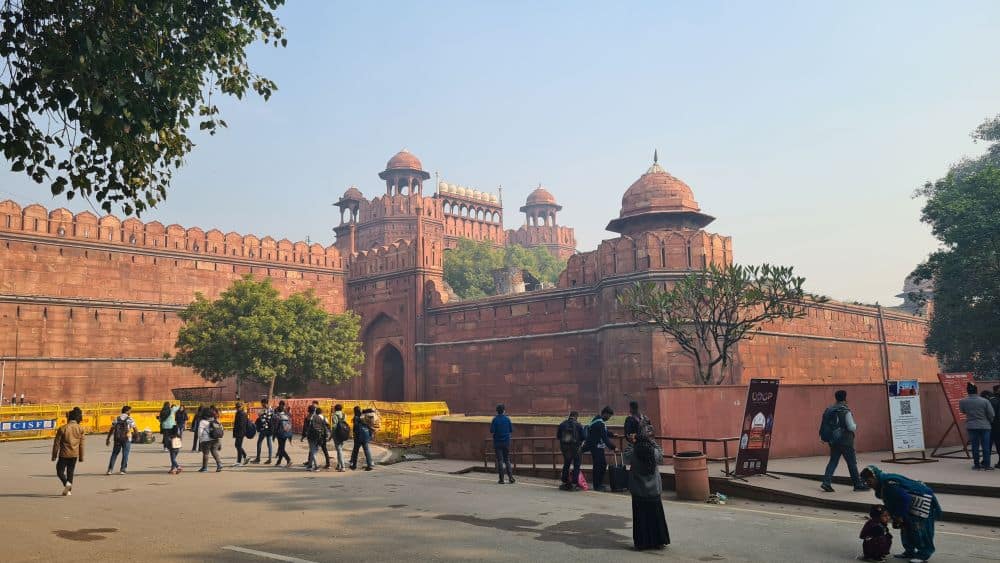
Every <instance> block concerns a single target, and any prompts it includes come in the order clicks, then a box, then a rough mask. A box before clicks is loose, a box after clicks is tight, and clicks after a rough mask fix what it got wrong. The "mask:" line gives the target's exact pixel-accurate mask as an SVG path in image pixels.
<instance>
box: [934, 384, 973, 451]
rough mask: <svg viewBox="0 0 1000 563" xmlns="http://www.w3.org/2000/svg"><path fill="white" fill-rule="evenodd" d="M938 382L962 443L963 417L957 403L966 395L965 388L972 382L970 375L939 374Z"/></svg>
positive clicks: (963, 441) (963, 440) (963, 439)
mask: <svg viewBox="0 0 1000 563" xmlns="http://www.w3.org/2000/svg"><path fill="white" fill-rule="evenodd" d="M938 380H939V381H940V382H941V389H942V390H943V391H944V396H945V399H947V400H948V406H949V407H951V416H952V418H953V419H954V420H955V426H956V427H957V428H958V434H959V436H960V437H961V438H962V443H963V444H964V443H965V442H966V439H965V434H963V432H964V431H965V415H964V414H962V411H961V410H959V408H958V402H959V401H961V400H962V399H964V398H965V397H966V395H968V393H966V391H965V386H966V385H968V384H969V383H970V382H971V381H972V374H971V373H939V374H938Z"/></svg>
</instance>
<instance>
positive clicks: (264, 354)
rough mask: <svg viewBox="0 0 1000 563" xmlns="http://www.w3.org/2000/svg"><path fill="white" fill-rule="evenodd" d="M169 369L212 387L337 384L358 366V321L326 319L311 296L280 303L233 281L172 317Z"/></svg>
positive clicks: (257, 286)
mask: <svg viewBox="0 0 1000 563" xmlns="http://www.w3.org/2000/svg"><path fill="white" fill-rule="evenodd" d="M180 317H181V320H182V321H184V326H183V327H181V330H180V332H179V333H178V335H177V343H176V344H175V346H176V348H177V353H176V355H175V356H174V359H173V363H174V365H178V366H186V367H191V368H194V370H195V372H196V373H198V374H199V375H201V376H202V377H203V378H205V379H207V380H209V381H213V382H219V381H222V380H224V379H228V378H230V377H239V378H246V379H250V380H254V381H258V382H262V383H266V384H269V385H270V390H269V393H268V395H269V396H270V395H271V394H273V393H274V388H275V383H276V382H278V381H279V380H280V383H281V385H282V386H283V387H286V388H302V387H304V386H305V384H306V383H308V382H309V381H313V380H316V381H321V382H323V383H339V382H341V381H346V380H348V379H350V378H352V377H355V376H357V375H358V373H359V372H358V366H360V365H361V363H362V362H364V353H363V352H362V351H361V342H360V341H359V339H358V335H359V332H360V329H361V320H360V318H359V317H358V315H357V314H355V313H353V312H351V311H348V312H346V313H343V314H340V315H331V314H329V313H327V312H326V311H324V310H323V309H322V307H321V306H320V303H319V299H317V298H316V296H314V295H313V294H312V293H311V292H306V293H296V294H293V295H291V296H289V297H288V298H287V299H282V298H281V297H280V295H279V294H278V290H276V289H275V288H274V287H273V286H272V285H271V281H270V280H269V279H267V278H265V279H263V280H261V281H256V280H254V279H253V277H251V276H246V277H244V278H243V279H241V280H237V281H235V282H233V285H232V286H230V287H229V288H228V289H227V290H226V291H224V292H222V294H221V295H219V298H218V299H215V300H214V301H210V300H208V299H206V298H205V297H204V296H203V295H202V294H200V293H198V294H196V295H195V300H194V302H193V303H191V304H190V305H189V306H188V307H187V308H186V309H184V311H182V312H181V313H180Z"/></svg>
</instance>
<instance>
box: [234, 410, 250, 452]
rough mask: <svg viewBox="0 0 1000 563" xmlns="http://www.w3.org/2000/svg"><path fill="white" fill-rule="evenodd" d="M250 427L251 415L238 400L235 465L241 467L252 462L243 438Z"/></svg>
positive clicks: (235, 425)
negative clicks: (244, 447) (245, 448)
mask: <svg viewBox="0 0 1000 563" xmlns="http://www.w3.org/2000/svg"><path fill="white" fill-rule="evenodd" d="M249 427H250V416H249V415H247V411H246V409H245V408H243V403H241V402H239V401H237V402H236V416H235V418H233V438H234V439H235V442H236V443H235V444H234V445H235V446H236V463H235V464H233V467H240V466H243V465H246V464H247V463H249V462H250V456H248V455H247V451H246V450H244V449H243V440H244V439H245V438H246V437H247V429H248V428H249Z"/></svg>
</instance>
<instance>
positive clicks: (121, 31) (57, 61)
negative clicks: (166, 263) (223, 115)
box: [0, 0, 285, 215]
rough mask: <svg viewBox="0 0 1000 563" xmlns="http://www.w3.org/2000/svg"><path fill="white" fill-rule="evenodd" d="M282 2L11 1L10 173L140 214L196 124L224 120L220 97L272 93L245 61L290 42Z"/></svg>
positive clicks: (6, 22) (2, 96)
mask: <svg viewBox="0 0 1000 563" xmlns="http://www.w3.org/2000/svg"><path fill="white" fill-rule="evenodd" d="M282 4H284V0H228V1H227V0H200V1H197V2H194V1H191V0H157V1H155V2H136V1H134V0H133V1H130V0H108V1H105V0H60V1H58V2H48V1H41V0H20V1H15V0H3V1H2V4H0V58H3V59H4V64H3V65H2V66H0V146H2V147H3V155H4V157H5V158H6V159H7V160H8V161H10V162H11V170H12V171H14V172H24V173H25V174H27V175H28V176H30V177H31V178H32V179H33V180H35V181H36V182H38V183H47V184H48V185H49V189H50V190H51V191H52V194H53V195H59V194H61V193H65V194H66V198H67V199H72V198H73V197H74V196H75V195H81V196H83V197H89V196H91V195H94V196H95V197H96V199H97V201H99V202H101V207H102V208H103V209H104V210H105V211H107V212H111V207H112V204H114V203H117V204H119V205H120V207H121V209H122V210H123V211H124V212H125V214H126V215H130V214H132V213H133V212H135V213H136V214H139V213H141V212H142V211H143V210H145V209H147V208H148V207H152V206H155V205H156V204H157V203H158V202H159V201H162V200H163V199H164V198H165V197H166V195H167V188H168V186H169V184H170V178H171V175H172V173H173V169H176V168H179V167H180V166H181V164H182V162H183V159H184V156H185V155H187V154H188V152H190V151H191V149H192V148H193V146H194V143H193V142H192V141H191V138H190V137H189V130H190V127H191V126H192V123H193V122H197V123H198V128H199V129H202V130H206V131H208V132H209V133H211V134H214V133H215V131H216V128H217V127H219V126H222V127H225V126H226V123H225V121H222V120H221V119H219V109H218V107H217V106H216V105H215V102H214V100H213V99H212V95H213V94H220V95H227V96H235V97H237V98H242V97H243V96H244V95H246V94H247V93H248V92H250V91H253V92H255V93H257V94H259V95H260V96H263V97H264V98H265V99H267V98H269V97H270V96H271V93H272V92H273V91H274V90H275V88H276V86H275V84H274V83H273V82H272V81H270V80H268V79H267V78H264V77H262V76H260V75H258V74H256V73H254V72H252V71H251V70H250V68H249V66H248V65H247V60H246V49H247V47H248V46H249V45H251V44H252V43H254V42H255V41H257V40H261V41H263V42H264V43H269V44H274V45H276V46H277V45H284V44H285V39H284V37H283V35H284V30H283V29H282V27H281V26H280V25H279V24H278V20H277V18H276V17H275V15H274V12H275V10H276V9H277V8H278V7H279V6H281V5H282Z"/></svg>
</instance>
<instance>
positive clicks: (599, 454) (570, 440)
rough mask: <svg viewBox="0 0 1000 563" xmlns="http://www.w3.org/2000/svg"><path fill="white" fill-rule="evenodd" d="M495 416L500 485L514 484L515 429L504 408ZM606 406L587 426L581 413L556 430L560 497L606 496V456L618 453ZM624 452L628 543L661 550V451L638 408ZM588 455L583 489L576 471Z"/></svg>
mask: <svg viewBox="0 0 1000 563" xmlns="http://www.w3.org/2000/svg"><path fill="white" fill-rule="evenodd" d="M496 411H497V414H496V416H495V417H494V418H493V421H492V422H491V423H490V433H491V434H492V435H493V448H494V452H495V453H496V460H497V474H498V476H499V483H500V484H504V477H505V476H506V477H507V482H508V483H514V474H513V471H512V468H511V453H510V447H511V440H512V436H513V433H514V426H513V424H512V423H511V420H510V417H508V416H507V413H506V408H505V407H504V405H497V408H496ZM614 414H615V413H614V410H613V409H612V408H611V407H610V406H606V407H604V408H603V409H601V412H600V413H598V414H597V415H595V416H594V417H593V418H592V419H591V421H590V423H588V424H587V426H586V427H584V426H583V425H582V424H580V422H579V421H578V418H579V413H578V412H577V411H572V412H571V413H569V417H567V418H566V420H565V421H563V422H562V423H561V424H560V425H559V427H558V428H557V429H556V440H557V441H558V443H559V448H560V451H561V452H562V456H563V468H562V484H561V485H560V486H559V488H560V489H562V490H564V491H578V490H581V489H583V488H589V487H591V486H592V488H593V490H595V491H606V490H607V489H606V488H605V487H604V477H605V475H606V474H607V471H608V460H607V456H606V451H607V450H610V451H611V452H615V451H616V446H615V444H614V442H613V441H612V438H614V437H615V435H614V433H612V432H611V431H610V430H609V429H608V420H610V419H611V417H612V416H614ZM624 438H625V442H626V444H627V446H626V447H625V452H623V454H624V455H623V458H624V460H625V461H627V462H629V463H630V467H629V470H628V477H627V481H626V482H625V483H626V484H625V486H626V487H627V488H628V491H629V493H630V495H631V497H632V542H633V545H634V546H635V549H636V550H640V551H641V550H645V549H663V548H665V547H666V546H667V545H669V544H670V532H669V530H668V529H667V519H666V515H665V514H664V512H663V501H662V499H661V495H662V493H663V483H662V481H661V479H660V471H659V465H660V464H661V463H662V462H663V450H662V449H661V448H660V446H659V444H658V443H657V442H656V437H655V431H654V430H653V425H652V423H651V422H650V420H649V418H647V417H646V416H645V415H643V414H642V413H641V412H639V403H637V402H635V401H632V402H631V403H629V415H628V417H627V418H626V419H625V436H624ZM583 453H590V455H591V458H592V459H593V473H592V478H593V483H592V484H591V485H587V483H586V480H585V479H584V478H583V475H582V474H581V471H580V462H581V456H582V454H583ZM613 470H618V471H619V472H618V473H613V474H612V476H611V479H609V481H611V486H612V489H615V483H616V481H617V482H618V483H619V484H621V481H620V480H617V479H616V477H619V476H620V475H621V472H624V464H623V465H621V466H614V467H613Z"/></svg>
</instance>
